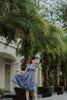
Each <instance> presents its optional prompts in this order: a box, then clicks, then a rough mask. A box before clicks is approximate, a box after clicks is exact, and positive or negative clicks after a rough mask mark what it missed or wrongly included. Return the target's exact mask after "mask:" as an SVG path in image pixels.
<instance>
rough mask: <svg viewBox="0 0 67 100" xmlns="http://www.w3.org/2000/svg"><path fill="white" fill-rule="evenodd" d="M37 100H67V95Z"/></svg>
mask: <svg viewBox="0 0 67 100" xmlns="http://www.w3.org/2000/svg"><path fill="white" fill-rule="evenodd" d="M38 100H67V94H63V95H54V96H51V97H48V98H40V99H38Z"/></svg>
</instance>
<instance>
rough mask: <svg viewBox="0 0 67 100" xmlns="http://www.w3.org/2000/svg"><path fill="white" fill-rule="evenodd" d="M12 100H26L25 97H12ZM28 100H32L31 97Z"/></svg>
mask: <svg viewBox="0 0 67 100" xmlns="http://www.w3.org/2000/svg"><path fill="white" fill-rule="evenodd" d="M13 100H26V96H25V95H16V96H14V97H13ZM29 100H33V96H29Z"/></svg>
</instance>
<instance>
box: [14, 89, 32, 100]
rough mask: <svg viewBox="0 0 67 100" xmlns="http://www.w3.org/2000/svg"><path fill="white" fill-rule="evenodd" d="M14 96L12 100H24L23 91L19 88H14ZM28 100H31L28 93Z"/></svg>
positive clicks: (30, 95) (30, 94)
mask: <svg viewBox="0 0 67 100" xmlns="http://www.w3.org/2000/svg"><path fill="white" fill-rule="evenodd" d="M14 90H15V93H16V95H15V96H14V97H13V100H19V99H20V100H22V99H23V100H26V95H25V90H23V89H22V88H19V87H15V88H14ZM29 100H33V96H32V93H31V92H30V93H29Z"/></svg>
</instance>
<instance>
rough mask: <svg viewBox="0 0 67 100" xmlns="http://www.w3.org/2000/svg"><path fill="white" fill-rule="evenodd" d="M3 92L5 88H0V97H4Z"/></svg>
mask: <svg viewBox="0 0 67 100" xmlns="http://www.w3.org/2000/svg"><path fill="white" fill-rule="evenodd" d="M4 93H5V90H4V89H0V99H2V98H4Z"/></svg>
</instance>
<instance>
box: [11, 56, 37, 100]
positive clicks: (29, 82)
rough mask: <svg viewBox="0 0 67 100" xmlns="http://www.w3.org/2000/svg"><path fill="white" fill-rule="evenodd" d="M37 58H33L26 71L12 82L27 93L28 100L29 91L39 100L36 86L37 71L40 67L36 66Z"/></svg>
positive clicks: (17, 75) (16, 76)
mask: <svg viewBox="0 0 67 100" xmlns="http://www.w3.org/2000/svg"><path fill="white" fill-rule="evenodd" d="M36 60H37V58H36V57H32V59H31V61H30V63H29V64H27V65H26V69H25V71H19V70H17V72H21V73H18V74H16V75H15V76H14V77H13V79H12V81H13V82H14V83H16V84H17V85H18V86H19V87H20V88H23V89H24V90H25V91H26V99H27V100H29V91H31V92H32V93H33V95H34V98H35V100H37V93H36V85H37V71H38V66H37V65H36Z"/></svg>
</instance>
